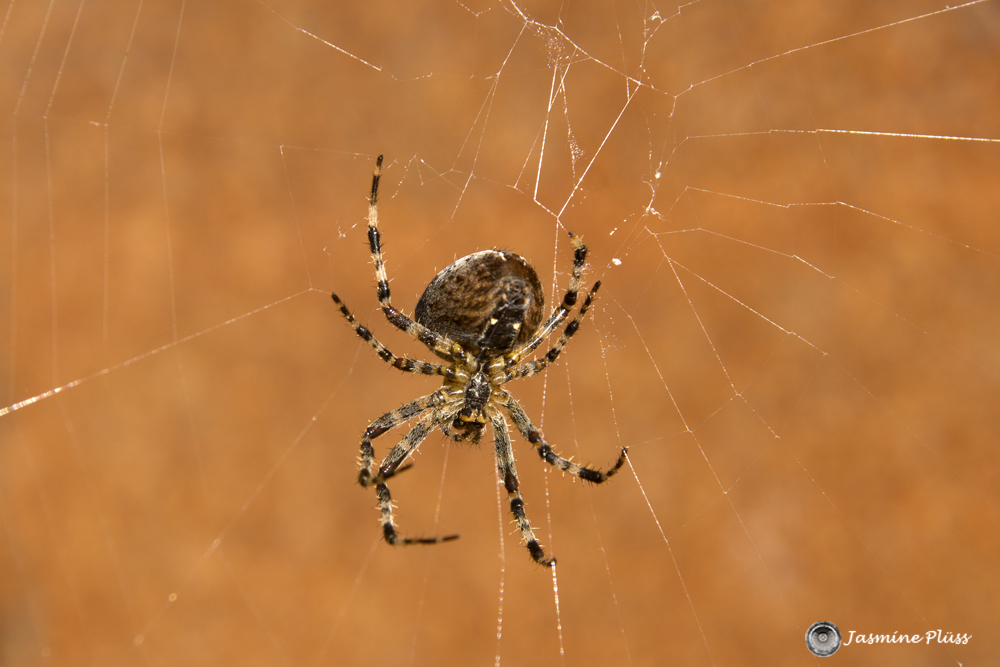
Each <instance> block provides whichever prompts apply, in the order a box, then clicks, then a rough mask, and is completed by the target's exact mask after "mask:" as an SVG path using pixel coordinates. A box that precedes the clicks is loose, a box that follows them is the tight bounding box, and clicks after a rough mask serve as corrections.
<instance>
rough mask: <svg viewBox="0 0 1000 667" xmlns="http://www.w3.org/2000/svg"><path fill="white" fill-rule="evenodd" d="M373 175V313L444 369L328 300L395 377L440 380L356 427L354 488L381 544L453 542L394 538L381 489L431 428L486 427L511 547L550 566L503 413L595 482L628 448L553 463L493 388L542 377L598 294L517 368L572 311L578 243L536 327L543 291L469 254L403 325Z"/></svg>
mask: <svg viewBox="0 0 1000 667" xmlns="http://www.w3.org/2000/svg"><path fill="white" fill-rule="evenodd" d="M381 168H382V156H381V155H380V156H379V157H378V160H376V162H375V172H374V175H373V177H372V189H371V196H370V197H369V200H368V243H369V246H370V248H371V254H372V261H373V262H374V263H375V277H376V279H377V281H378V300H379V303H380V304H381V305H382V312H383V313H385V316H386V318H387V319H388V320H389V322H390V323H391V324H392V325H393V326H395V327H397V328H398V329H400V330H402V331H405V332H406V333H407V334H409V335H410V336H413V337H414V338H416V339H417V340H419V341H420V342H421V343H423V344H424V345H426V346H427V347H428V348H429V349H430V350H431V351H432V352H434V354H436V355H437V356H438V357H440V358H441V359H443V360H444V361H445V362H447V363H444V364H440V363H431V362H426V361H419V360H416V359H409V358H407V357H397V356H396V355H394V354H393V353H392V352H390V351H389V350H388V349H386V347H385V346H384V345H382V343H380V342H379V341H378V340H377V339H376V338H375V337H374V336H373V335H372V333H371V331H369V330H368V329H367V328H366V327H364V326H362V325H361V324H359V323H358V321H357V320H356V319H355V318H354V315H352V314H351V311H350V310H348V308H347V306H346V305H344V303H343V301H341V300H340V298H339V297H338V296H337V295H336V294H333V295H332V296H333V300H334V302H335V303H336V304H337V305H338V306H339V307H340V312H341V313H342V314H343V315H344V317H345V318H347V321H348V322H349V323H350V325H351V326H352V327H353V328H354V331H355V332H356V333H357V334H358V336H360V337H361V338H363V339H364V340H365V341H366V342H368V344H369V345H371V346H372V347H373V348H374V349H375V351H376V352H377V353H378V355H379V356H380V357H381V358H382V359H383V360H384V361H386V362H387V363H389V364H391V365H392V366H394V367H395V368H398V369H399V370H401V371H406V372H410V373H422V374H424V375H441V376H443V380H444V381H443V385H442V387H441V388H440V389H439V390H437V391H435V392H434V393H432V394H429V395H427V396H423V397H421V398H418V399H417V400H415V401H412V402H410V403H407V404H406V405H403V406H401V407H399V408H396V409H395V410H393V411H392V412H388V413H386V414H384V415H382V416H381V417H379V418H378V419H376V420H375V421H373V422H372V423H371V424H370V425H369V426H368V428H367V429H365V432H364V435H363V436H362V438H361V460H360V467H361V471H360V473H359V475H358V481H359V482H360V483H361V485H362V486H374V487H375V495H376V496H377V497H378V501H379V509H380V511H381V523H382V534H383V536H384V537H385V541H386V542H388V543H389V544H434V543H437V542H445V541H447V540H453V539H455V538H457V537H458V535H447V536H444V537H430V538H425V537H421V538H407V537H402V536H400V535H399V534H398V533H397V531H396V524H395V523H394V521H393V516H392V497H391V496H390V494H389V487H388V486H387V485H386V482H387V481H388V480H389V479H390V478H392V477H393V476H394V475H396V474H397V473H399V472H401V471H403V470H405V469H406V468H408V467H409V466H410V465H412V464H408V463H405V462H406V460H407V459H408V458H409V456H410V455H411V454H413V452H414V451H415V450H416V449H417V447H418V446H419V445H420V443H421V442H423V440H424V439H425V438H426V437H427V436H428V435H429V434H430V433H431V432H432V431H433V430H434V429H435V428H440V429H441V431H442V432H443V433H444V434H445V435H446V436H448V437H449V438H451V439H452V440H454V441H456V442H462V441H464V440H470V441H471V442H473V443H479V441H480V438H481V437H482V434H483V430H484V429H485V427H486V424H487V422H488V423H490V424H491V425H492V426H493V434H494V437H495V443H496V457H497V469H498V471H499V475H500V479H501V480H502V481H503V485H504V488H506V489H507V497H508V500H509V502H510V511H511V514H513V515H514V519H515V520H516V521H517V525H518V528H519V529H520V531H521V539H522V540H523V541H524V543H525V546H527V548H528V551H529V552H530V553H531V557H532V558H533V559H534V560H535V561H536V562H538V563H540V564H542V565H546V566H551V565H553V564H554V563H555V558H548V557H546V555H545V551H544V550H543V549H542V546H541V545H540V544H539V543H538V540H537V539H535V535H534V533H533V532H532V530H531V524H530V523H528V518H527V516H526V515H525V512H524V501H523V500H522V499H521V492H520V490H519V488H518V478H517V470H516V469H515V467H514V453H513V450H512V448H511V441H510V432H509V431H508V429H507V420H506V417H505V416H504V414H503V413H504V412H506V413H507V414H508V415H510V418H511V419H512V420H513V421H514V426H515V427H516V428H517V430H518V431H519V432H520V433H521V435H522V437H524V438H525V439H526V440H527V441H528V442H530V443H531V444H533V445H534V446H535V451H537V452H538V455H539V456H540V457H541V458H542V460H543V461H545V462H546V463H548V464H550V465H553V466H555V467H557V468H559V469H560V470H564V471H566V472H568V473H570V474H573V475H576V476H577V477H580V478H581V479H584V480H586V481H588V482H594V483H595V484H600V483H601V482H605V481H607V480H608V478H610V477H611V476H612V475H614V474H615V473H616V472H618V471H619V470H620V469H621V467H622V466H623V465H624V463H625V457H626V452H627V451H628V448H624V449H622V451H621V454H620V455H619V456H618V460H617V461H615V463H614V465H613V466H611V468H609V469H608V470H607V471H606V472H604V471H601V470H595V469H593V468H588V467H585V466H581V465H579V464H577V463H574V462H572V461H570V460H568V459H565V458H563V457H562V456H560V455H559V454H557V453H555V452H554V451H553V450H552V448H551V447H550V446H549V445H548V444H547V443H546V442H545V439H544V437H543V436H542V433H541V431H539V430H538V429H537V428H536V427H535V425H534V424H532V423H531V419H529V418H528V415H527V414H526V413H525V412H524V409H522V408H521V405H520V403H518V402H517V399H515V398H514V397H513V396H511V395H510V393H509V392H508V391H507V390H506V389H504V388H503V385H504V384H506V383H507V382H510V381H511V380H516V379H518V378H522V377H528V376H530V375H534V374H535V373H539V372H541V371H544V370H545V369H546V367H548V365H549V364H551V363H552V362H554V361H555V360H556V358H557V357H558V356H559V353H560V352H561V351H562V349H563V347H564V346H565V345H566V343H567V342H568V341H569V339H570V338H571V337H572V336H573V334H574V333H576V331H577V329H578V328H579V326H580V322H581V321H582V320H583V317H584V315H586V313H587V310H588V309H589V308H590V304H591V302H592V301H593V299H594V295H595V294H597V290H598V289H600V287H601V283H600V281H598V282H596V283H595V284H594V286H593V288H591V290H590V291H589V292H588V293H587V295H586V297H585V298H584V300H583V304H582V305H581V306H580V310H579V311H577V313H576V315H575V316H574V317H573V319H572V320H571V321H570V323H569V324H568V325H566V328H565V330H564V331H563V333H562V334H561V335H560V336H559V339H558V340H557V341H556V344H555V345H553V346H552V347H551V348H550V349H549V350H548V352H546V353H545V354H544V355H542V356H541V357H539V358H538V359H535V360H532V361H525V359H526V358H527V357H528V356H529V355H531V353H532V352H534V351H535V349H537V348H538V347H539V346H540V345H541V344H542V343H543V342H545V340H546V339H548V338H549V336H550V335H551V334H552V332H553V331H554V330H555V329H556V327H558V326H559V325H560V324H562V322H563V321H565V319H566V318H567V317H568V316H569V313H570V312H571V311H572V309H573V307H574V306H575V305H576V300H577V294H578V291H579V287H580V276H581V274H582V273H583V266H584V263H585V261H586V258H587V247H586V246H585V245H583V241H582V240H581V239H580V237H578V236H576V235H574V234H573V233H572V232H570V235H569V236H570V242H571V243H572V245H573V273H572V277H571V278H570V283H569V288H568V289H567V290H566V294H565V295H564V296H563V299H562V302H561V303H560V305H558V306H556V307H555V308H554V309H553V310H552V313H551V314H550V315H549V317H548V319H546V320H545V322H544V323H541V316H542V312H543V306H544V293H543V291H542V286H541V283H540V281H539V280H538V276H537V274H536V273H535V270H534V269H533V268H532V267H531V265H530V264H528V262H527V261H525V260H524V259H523V258H521V257H519V256H517V255H515V254H514V253H512V252H507V251H504V250H484V251H481V252H477V253H473V254H471V255H468V256H467V257H463V258H462V259H459V260H458V261H456V262H455V263H453V264H451V265H450V266H448V267H447V268H445V269H444V270H443V271H442V272H441V273H439V274H438V275H437V276H436V277H435V278H434V280H432V281H431V283H430V284H429V285H428V286H427V289H426V290H425V291H424V293H423V295H422V296H421V297H420V300H419V301H418V303H417V307H416V311H415V313H414V316H415V320H414V319H410V318H409V317H408V316H406V315H405V314H404V313H402V312H400V311H399V310H397V309H396V308H394V307H393V306H392V303H391V301H390V295H389V281H388V279H387V277H386V272H385V264H384V263H383V261H382V246H381V235H380V233H379V231H378V206H377V200H378V183H379V176H380V174H381ZM540 323H541V324H540ZM416 418H419V419H417V422H416V424H415V425H414V426H413V428H411V429H410V430H409V431H408V432H407V433H406V435H404V436H403V439H402V440H400V441H399V443H398V444H396V446H394V447H393V448H392V450H390V451H389V453H388V454H387V455H386V457H385V458H384V459H382V463H381V464H380V465H379V466H378V469H377V471H376V469H375V449H374V447H373V446H372V440H374V439H375V438H377V437H378V436H380V435H382V434H383V433H386V432H387V431H390V430H392V429H394V428H397V427H398V426H401V425H402V424H404V423H406V422H408V421H409V420H411V419H416Z"/></svg>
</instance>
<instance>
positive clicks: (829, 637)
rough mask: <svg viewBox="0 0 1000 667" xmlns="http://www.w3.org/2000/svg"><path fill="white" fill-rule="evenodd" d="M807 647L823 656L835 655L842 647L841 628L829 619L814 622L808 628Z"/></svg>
mask: <svg viewBox="0 0 1000 667" xmlns="http://www.w3.org/2000/svg"><path fill="white" fill-rule="evenodd" d="M806 648H808V649H809V650H810V651H811V652H812V654H813V655H816V656H819V657H821V658H825V657H827V656H830V655H833V654H834V653H836V652H837V649H838V648H840V630H839V629H838V628H837V626H836V625H834V624H833V623H830V622H828V621H820V622H818V623H813V624H812V625H810V626H809V629H808V630H806Z"/></svg>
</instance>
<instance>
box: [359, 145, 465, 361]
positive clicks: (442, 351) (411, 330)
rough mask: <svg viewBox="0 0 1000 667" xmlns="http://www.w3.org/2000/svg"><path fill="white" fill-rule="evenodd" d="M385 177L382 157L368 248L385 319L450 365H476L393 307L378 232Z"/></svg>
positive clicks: (378, 162) (457, 348) (462, 351)
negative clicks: (380, 185) (380, 193)
mask: <svg viewBox="0 0 1000 667" xmlns="http://www.w3.org/2000/svg"><path fill="white" fill-rule="evenodd" d="M381 177H382V156H381V155H379V156H378V159H377V160H375V171H374V172H372V191H371V195H370V196H369V198H368V246H369V249H370V250H371V254H372V263H373V264H375V280H376V281H377V282H378V286H377V290H378V301H379V303H380V304H382V312H383V313H385V318H386V319H387V320H389V322H390V323H391V324H392V325H393V326H394V327H396V328H397V329H399V330H401V331H404V332H405V333H407V334H408V335H410V336H412V337H413V338H416V339H417V340H419V341H420V342H421V343H423V344H424V345H426V346H427V347H428V348H429V349H430V350H431V352H433V353H434V354H436V355H438V356H440V357H442V358H444V359H447V360H449V361H464V362H465V363H466V364H470V365H471V364H474V363H475V359H474V358H473V356H472V355H471V354H469V353H468V352H466V351H465V349H464V348H463V347H462V346H461V345H459V344H458V343H456V342H454V341H452V340H450V339H449V338H448V337H446V336H442V335H441V334H439V333H435V332H433V331H431V330H430V329H428V328H427V327H425V326H424V325H422V324H420V323H418V322H415V321H414V320H412V319H410V317H409V316H407V315H405V314H404V313H402V312H400V311H399V310H397V309H396V308H394V307H393V305H392V299H391V295H390V292H389V278H388V276H387V275H386V273H385V260H383V259H382V234H381V233H380V232H379V230H378V182H379V179H380V178H381Z"/></svg>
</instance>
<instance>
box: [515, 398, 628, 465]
mask: <svg viewBox="0 0 1000 667" xmlns="http://www.w3.org/2000/svg"><path fill="white" fill-rule="evenodd" d="M497 394H498V395H497V400H498V401H499V402H500V404H501V405H503V406H504V407H505V408H507V412H509V413H510V416H511V419H513V420H514V424H515V425H516V426H517V430H518V431H520V432H521V435H522V436H524V438H525V439H526V440H527V441H528V442H530V443H531V444H533V445H534V446H535V451H537V452H538V455H539V456H540V457H542V460H543V461H545V462H546V463H548V464H549V465H551V466H554V467H556V468H559V469H560V470H563V471H565V472H568V473H570V474H571V475H576V476H577V477H579V478H580V479H584V480H586V481H588V482H593V483H594V484H601V483H602V482H606V481H608V479H609V478H610V477H611V476H612V475H614V474H615V473H616V472H618V471H619V470H621V467H622V466H623V465H625V459H626V457H627V452H628V447H623V448H622V452H621V454H619V455H618V460H617V461H615V463H614V465H613V466H611V467H610V468H608V470H607V472H605V471H603V470H595V469H594V468H588V467H586V466H582V465H580V464H579V463H574V462H573V461H570V460H569V459H566V458H563V457H562V456H560V455H559V454H557V453H555V452H554V451H553V450H552V448H551V447H550V446H549V445H548V443H546V442H545V438H544V437H543V436H542V432H541V431H539V430H538V429H537V428H535V425H534V424H532V423H531V420H530V419H528V415H527V413H525V411H524V408H522V407H521V404H520V403H518V402H517V399H516V398H514V397H513V396H511V395H510V393H509V392H507V391H504V390H503V389H501V390H499V391H498V392H497Z"/></svg>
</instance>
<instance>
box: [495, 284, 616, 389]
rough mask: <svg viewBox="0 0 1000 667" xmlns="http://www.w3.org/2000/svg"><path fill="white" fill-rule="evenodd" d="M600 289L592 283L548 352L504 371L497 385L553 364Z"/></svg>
mask: <svg viewBox="0 0 1000 667" xmlns="http://www.w3.org/2000/svg"><path fill="white" fill-rule="evenodd" d="M600 288H601V281H600V280H598V281H597V282H596V283H594V286H593V288H591V290H590V292H588V293H587V298H586V299H584V300H583V305H582V306H580V310H579V312H577V314H576V317H574V318H573V319H572V321H570V323H569V324H567V325H566V328H565V329H564V330H563V332H562V335H561V336H559V340H557V341H556V344H555V345H553V346H552V347H551V348H550V349H549V351H548V352H546V353H545V354H544V355H543V356H542V357H541V358H539V359H535V360H534V361H530V362H528V363H525V364H521V365H520V366H517V367H515V368H512V369H511V370H509V371H506V372H505V373H504V374H503V375H501V376H500V379H499V383H500V384H503V383H505V382H510V381H511V380H517V379H518V378H525V377H528V376H531V375H534V374H535V373H540V372H541V371H544V370H545V369H546V368H547V367H548V365H549V364H551V363H553V362H554V361H555V360H556V358H557V357H558V356H559V353H560V352H562V349H563V348H564V347H566V343H568V342H569V339H570V338H572V337H573V334H575V333H576V332H577V329H579V328H580V322H581V321H583V318H584V316H585V315H586V314H587V310H589V309H590V304H591V303H592V302H593V300H594V295H595V294H597V290H599V289H600Z"/></svg>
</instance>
